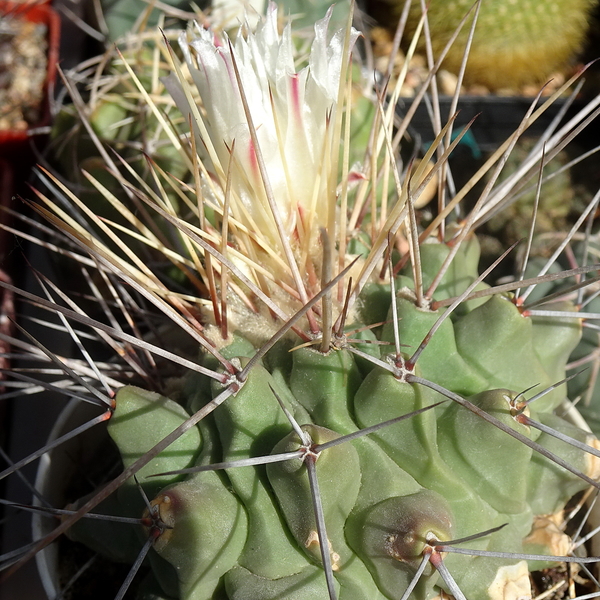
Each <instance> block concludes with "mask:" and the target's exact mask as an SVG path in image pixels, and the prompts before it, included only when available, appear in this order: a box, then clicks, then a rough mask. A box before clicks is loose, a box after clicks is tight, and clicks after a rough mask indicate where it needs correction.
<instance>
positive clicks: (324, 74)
mask: <svg viewBox="0 0 600 600" xmlns="http://www.w3.org/2000/svg"><path fill="white" fill-rule="evenodd" d="M330 14H331V13H328V15H327V16H326V17H325V18H324V19H322V20H321V21H319V22H318V23H316V24H315V27H314V30H315V37H314V41H313V44H312V49H311V52H310V57H309V59H308V64H307V65H306V66H305V67H304V68H302V69H300V70H297V69H296V66H295V64H294V47H293V44H292V37H291V28H290V26H289V25H288V26H286V27H285V28H284V29H283V32H282V33H281V34H280V33H279V31H278V20H277V8H276V6H275V5H270V6H269V9H268V11H267V15H266V17H265V18H264V19H263V20H262V22H261V23H260V24H259V25H258V27H257V29H256V31H255V32H254V33H248V34H247V35H245V36H244V35H239V36H238V37H237V39H236V40H235V43H234V44H231V43H230V42H229V39H228V38H227V37H226V36H225V35H223V36H222V37H217V36H216V35H215V34H214V32H212V31H211V30H207V29H203V28H201V27H199V26H198V27H197V30H196V31H195V35H194V37H193V38H192V39H191V40H190V39H189V36H187V37H186V36H182V38H181V46H182V48H183V51H184V56H185V59H186V63H187V65H188V68H189V70H190V73H191V75H192V78H193V81H194V84H195V85H196V87H197V88H198V91H199V95H200V98H201V101H202V107H203V109H204V112H203V116H202V123H198V113H197V114H196V126H197V130H196V133H197V135H198V136H199V141H200V144H199V145H198V147H199V149H205V150H206V153H207V155H208V157H207V159H205V160H204V164H205V165H206V166H207V168H208V170H209V171H210V172H211V176H212V177H213V178H216V179H217V180H218V181H219V183H220V188H221V190H224V189H225V182H226V178H227V172H228V170H230V171H231V208H230V211H231V215H232V216H233V217H234V218H235V219H236V220H237V221H238V222H241V223H244V224H245V225H248V227H249V229H252V230H254V231H258V232H260V233H261V235H262V237H263V239H265V240H268V241H269V243H270V244H271V247H273V248H280V247H281V244H282V240H281V238H282V235H281V233H280V232H278V229H277V224H276V216H277V215H274V214H273V213H274V212H276V213H278V217H279V219H280V222H281V229H282V233H283V234H284V235H285V236H286V237H287V238H288V240H289V243H290V244H291V245H292V246H293V245H294V244H295V243H297V240H298V239H304V240H305V239H306V235H307V234H308V236H309V238H311V239H315V237H316V234H317V233H318V230H319V227H321V226H325V225H326V224H327V218H328V216H327V215H328V210H329V208H328V207H330V206H331V204H330V202H331V194H332V179H331V175H332V173H333V171H332V169H336V170H337V156H338V154H339V151H340V141H339V139H338V140H334V139H333V136H334V135H335V133H334V129H335V128H334V127H333V123H334V122H335V119H336V118H340V114H339V113H340V112H341V111H340V110H339V107H338V95H339V87H340V76H341V73H342V71H343V67H344V62H345V61H346V60H347V59H348V55H349V49H350V48H351V47H352V45H353V43H354V41H355V40H356V38H357V37H358V35H359V34H358V32H357V31H355V30H352V32H351V34H350V36H349V38H348V37H347V34H346V32H345V31H344V30H340V31H338V32H336V33H334V34H333V36H331V38H330V39H328V36H327V33H328V32H327V30H328V25H329V19H330ZM348 42H349V43H348ZM234 65H235V66H236V67H237V70H238V72H239V78H240V82H241V86H240V85H239V84H238V80H237V77H236V74H235V68H234ZM167 85H168V87H169V89H170V91H171V93H172V95H173V96H174V97H175V99H176V100H177V102H178V104H179V105H180V108H181V109H182V110H183V112H184V114H190V113H191V112H192V111H191V109H190V105H189V103H188V100H186V97H185V95H184V94H183V89H182V87H181V84H180V83H178V82H177V80H176V79H174V78H171V79H170V81H168V82H167ZM240 88H241V89H240ZM242 94H243V96H242ZM188 97H189V96H188ZM243 97H245V99H246V101H247V105H248V107H249V113H250V120H251V122H252V125H253V127H254V129H255V130H256V136H257V140H258V147H259V151H260V155H262V159H263V160H264V165H265V169H264V171H263V173H261V169H260V168H259V161H258V157H257V152H256V148H255V145H254V143H253V140H252V136H251V127H250V126H249V124H248V119H247V117H246V112H245V109H244V105H243V100H242V98H243ZM192 114H193V112H192ZM232 148H233V149H234V150H233V157H231V149H232ZM231 160H232V161H233V162H231V166H230V161H231ZM265 175H266V178H267V179H268V186H269V187H270V188H271V190H272V194H271V195H270V196H269V193H268V192H267V186H266V185H265V181H264V179H265ZM336 175H337V172H336ZM335 183H336V182H335V180H334V181H333V195H335ZM328 194H329V196H328ZM269 199H271V202H269ZM334 200H335V198H334ZM273 206H274V208H273Z"/></svg>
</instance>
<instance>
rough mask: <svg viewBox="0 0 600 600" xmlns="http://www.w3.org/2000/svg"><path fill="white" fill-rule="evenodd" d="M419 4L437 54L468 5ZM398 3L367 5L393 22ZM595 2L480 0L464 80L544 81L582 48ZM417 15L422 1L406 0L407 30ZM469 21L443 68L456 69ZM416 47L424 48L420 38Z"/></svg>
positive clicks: (438, 0) (495, 83)
mask: <svg viewBox="0 0 600 600" xmlns="http://www.w3.org/2000/svg"><path fill="white" fill-rule="evenodd" d="M424 4H426V5H427V20H428V24H429V28H430V31H431V43H432V48H433V52H434V54H435V55H436V56H439V55H440V53H441V51H442V49H443V48H444V46H445V45H446V44H447V43H448V41H449V40H450V39H451V38H452V36H453V35H454V33H455V30H456V29H457V27H459V25H460V23H461V21H462V20H463V18H464V17H465V15H466V14H467V13H468V11H469V9H470V8H471V7H472V6H473V5H474V3H473V2H471V0H457V1H455V2H447V1H446V0H432V1H430V2H427V3H423V5H424ZM404 5H405V2H404V1H401V0H380V1H378V2H371V3H370V5H369V6H371V7H372V10H373V11H374V14H375V15H376V16H377V17H378V18H379V19H380V22H381V23H382V24H384V25H385V26H389V24H390V22H392V23H394V22H396V23H397V22H398V19H399V18H400V15H401V13H402V10H403V7H404ZM595 5H596V2H595V0H577V1H575V2H569V1H565V2H561V1H560V0H521V1H520V2H514V1H512V0H491V1H488V2H485V1H484V2H481V5H480V7H479V11H478V12H479V14H478V21H477V27H476V30H475V33H474V36H473V40H472V45H471V48H470V53H469V59H468V62H467V67H466V73H465V81H466V82H467V83H468V84H469V85H472V84H479V85H484V86H486V87H488V88H489V89H491V90H497V89H499V88H511V89H515V88H519V87H520V86H523V85H531V84H542V83H544V82H545V81H546V80H547V79H548V78H549V77H551V76H552V74H553V73H555V72H556V71H557V70H559V69H562V68H564V67H566V66H568V64H569V61H571V60H573V58H574V57H575V55H576V54H577V53H578V52H580V51H581V50H582V48H583V45H584V43H585V41H586V35H587V32H588V29H589V27H590V19H591V11H592V9H593V8H594V6H595ZM421 16H422V3H421V2H412V3H411V7H410V12H409V19H408V22H407V28H408V30H409V31H410V32H415V31H416V30H417V29H418V27H419V25H418V24H419V21H420V20H421ZM469 25H470V21H467V23H466V25H465V26H464V27H463V28H462V30H461V31H460V33H459V34H458V37H457V39H456V42H455V43H454V44H453V46H452V48H451V49H450V50H449V52H448V54H447V56H446V58H445V61H444V68H446V69H448V70H449V71H451V72H453V73H458V71H459V69H460V66H461V62H462V59H463V53H464V48H465V45H467V43H468V39H469ZM419 47H420V49H421V50H422V51H423V52H425V38H422V40H421V42H420V45H419Z"/></svg>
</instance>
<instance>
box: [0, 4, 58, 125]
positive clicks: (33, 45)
mask: <svg viewBox="0 0 600 600" xmlns="http://www.w3.org/2000/svg"><path fill="white" fill-rule="evenodd" d="M47 37H48V31H47V27H46V25H44V24H42V23H32V22H30V21H27V20H25V19H22V18H20V17H18V16H16V15H10V14H8V15H3V16H2V17H1V18H0V130H13V131H24V130H26V129H27V128H28V127H29V126H31V125H32V124H35V123H36V122H38V121H39V120H40V117H41V113H40V107H41V104H42V100H43V96H44V82H45V79H46V65H47V48H48V42H47Z"/></svg>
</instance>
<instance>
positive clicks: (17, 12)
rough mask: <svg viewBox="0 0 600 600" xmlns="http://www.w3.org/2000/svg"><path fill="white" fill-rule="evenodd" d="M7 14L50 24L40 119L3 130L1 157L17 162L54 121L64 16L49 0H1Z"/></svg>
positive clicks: (0, 132) (1, 14) (0, 134)
mask: <svg viewBox="0 0 600 600" xmlns="http://www.w3.org/2000/svg"><path fill="white" fill-rule="evenodd" d="M5 15H10V16H11V17H14V18H22V19H25V20H26V21H30V22H33V23H43V24H45V25H46V27H47V36H48V54H47V58H48V63H47V67H46V78H45V81H44V98H43V101H42V102H43V104H42V106H41V110H40V114H41V115H42V116H41V118H40V120H39V121H38V122H37V123H32V124H31V126H30V127H29V128H28V129H27V130H24V131H22V130H10V129H7V130H0V157H3V158H6V159H8V160H10V161H11V162H12V163H13V164H14V165H16V164H17V163H16V161H17V160H20V159H21V158H22V157H23V156H25V155H26V154H27V153H28V150H29V140H30V139H31V138H32V137H34V136H36V135H38V133H37V131H36V130H38V129H39V128H41V127H45V126H47V125H49V124H50V95H51V91H52V88H53V86H54V82H55V80H56V69H57V65H58V57H59V44H60V17H59V16H58V14H57V13H56V12H55V11H54V10H52V9H51V8H50V6H49V5H48V4H47V3H36V4H32V3H31V2H27V3H23V4H16V3H13V2H6V1H4V0H0V19H2V18H4V16H5Z"/></svg>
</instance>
